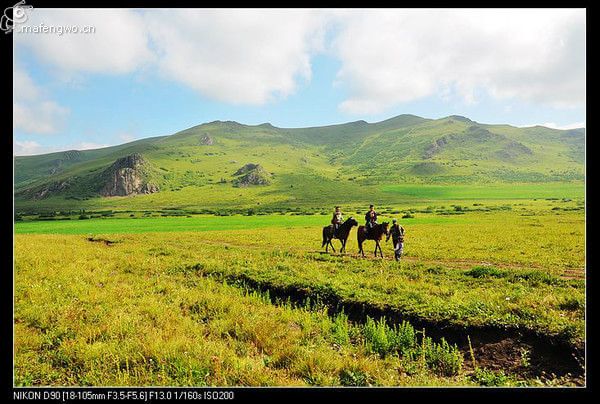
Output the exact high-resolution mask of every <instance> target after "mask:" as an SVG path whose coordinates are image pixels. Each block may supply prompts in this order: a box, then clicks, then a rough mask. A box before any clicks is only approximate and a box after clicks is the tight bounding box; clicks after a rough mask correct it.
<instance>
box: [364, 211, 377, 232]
mask: <svg viewBox="0 0 600 404" xmlns="http://www.w3.org/2000/svg"><path fill="white" fill-rule="evenodd" d="M365 221H366V224H365V230H366V232H367V234H369V232H370V231H371V229H372V228H373V226H374V225H376V224H377V212H375V207H374V206H373V205H369V211H368V212H367V213H366V215H365Z"/></svg>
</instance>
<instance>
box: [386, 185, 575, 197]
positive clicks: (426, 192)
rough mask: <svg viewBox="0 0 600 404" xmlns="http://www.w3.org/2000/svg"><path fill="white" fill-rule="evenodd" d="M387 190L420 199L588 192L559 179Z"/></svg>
mask: <svg viewBox="0 0 600 404" xmlns="http://www.w3.org/2000/svg"><path fill="white" fill-rule="evenodd" d="M382 190H383V191H384V192H388V193H394V194H397V195H398V197H408V198H414V199H418V200H424V199H432V200H439V199H442V200H461V199H475V200H485V199H534V198H582V197H583V196H584V194H585V188H584V184H583V183H582V182H558V183H544V184H485V185H484V184H482V185H471V184H452V185H428V184H405V185H386V186H383V187H382Z"/></svg>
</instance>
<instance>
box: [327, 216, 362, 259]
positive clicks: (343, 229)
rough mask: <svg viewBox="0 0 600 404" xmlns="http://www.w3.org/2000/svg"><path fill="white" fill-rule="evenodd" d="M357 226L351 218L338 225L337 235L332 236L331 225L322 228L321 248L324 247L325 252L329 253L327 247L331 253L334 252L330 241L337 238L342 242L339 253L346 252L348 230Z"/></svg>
mask: <svg viewBox="0 0 600 404" xmlns="http://www.w3.org/2000/svg"><path fill="white" fill-rule="evenodd" d="M354 226H358V222H357V221H356V220H355V219H354V218H353V217H351V218H350V219H348V220H346V221H345V222H344V223H342V224H340V227H339V228H338V231H337V233H336V234H335V235H334V234H333V233H334V232H333V225H332V224H330V225H329V226H325V227H323V244H321V248H323V247H325V252H329V246H331V249H332V250H333V252H335V248H333V243H332V242H331V240H333V239H334V238H337V239H338V240H340V241H341V242H342V248H341V249H340V253H343V252H346V241H348V236H349V235H350V230H352V227H354Z"/></svg>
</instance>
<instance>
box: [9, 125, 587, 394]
mask: <svg viewBox="0 0 600 404" xmlns="http://www.w3.org/2000/svg"><path fill="white" fill-rule="evenodd" d="M584 147H585V132H584V130H579V129H577V130H569V131H560V130H553V129H548V128H543V127H538V126H536V127H531V128H515V127H512V126H509V125H486V124H481V123H477V122H473V121H471V120H469V119H467V118H464V117H460V116H450V117H447V118H442V119H435V120H434V119H424V118H420V117H417V116H413V115H400V116H398V117H395V118H391V119H388V120H386V121H382V122H377V123H367V122H364V121H358V122H351V123H346V124H340V125H331V126H325V127H315V128H276V127H274V126H272V125H270V124H262V125H256V126H248V125H242V124H239V123H236V122H230V121H228V122H221V121H216V122H211V123H206V124H203V125H198V126H195V127H192V128H189V129H186V130H183V131H181V132H178V133H176V134H174V135H170V136H160V137H155V138H147V139H142V140H138V141H136V142H131V143H127V144H124V145H119V146H114V147H108V148H103V149H98V150H86V151H68V152H58V153H51V154H47V155H41V156H29V157H16V158H15V182H14V194H15V223H14V237H15V245H14V252H15V259H14V265H15V267H14V277H15V285H14V290H15V298H14V299H15V308H14V323H15V325H14V336H15V337H14V338H15V339H14V344H15V356H14V358H15V359H14V360H15V383H16V384H17V385H24V386H30V385H34V386H38V385H52V386H58V385H61V386H73V385H89V386H107V385H144V386H149V385H176V386H204V385H210V386H216V385H218V386H234V385H236V386H237V385H241V386H281V385H286V386H288V385H289V386H305V385H318V386H338V385H342V386H375V385H377V386H415V385H418V386H457V385H460V386H479V385H484V386H490V385H512V386H516V385H573V384H575V385H581V384H582V383H583V381H582V380H583V378H582V374H583V371H582V370H581V369H580V368H575V367H572V366H571V367H569V368H568V369H569V372H570V371H574V372H575V373H577V374H575V375H573V374H569V373H565V372H563V373H560V374H559V375H556V374H552V372H547V373H546V374H543V373H541V370H544V369H545V368H544V366H547V365H548V364H549V363H550V362H552V360H554V361H555V362H556V363H559V364H560V363H561V362H562V361H563V359H564V356H563V357H560V358H563V359H556V358H558V357H556V358H555V357H552V358H550V359H548V357H547V356H545V355H546V354H544V353H543V351H544V350H543V349H542V348H543V347H544V346H546V347H548V346H550V347H552V349H551V350H554V351H555V353H560V352H564V353H566V356H567V359H565V360H564V362H565V363H566V362H567V361H568V360H571V361H572V360H573V358H572V357H571V356H570V355H571V353H573V355H575V357H577V358H579V359H580V357H581V352H583V348H584V346H585V338H586V335H585V308H586V303H585V286H586V285H585V269H584V267H585V183H584V172H585V165H584ZM134 153H135V154H138V155H140V156H142V157H143V161H144V172H143V174H144V178H143V180H144V181H148V182H149V183H151V184H152V185H156V186H158V188H159V189H160V191H159V192H155V193H151V194H140V195H130V196H114V197H101V196H100V193H99V190H100V189H102V187H103V186H104V185H105V182H106V181H107V178H110V177H111V175H108V174H107V172H110V171H106V170H107V168H109V167H111V166H112V165H113V164H114V163H115V161H116V160H118V159H120V158H122V157H125V156H130V155H132V154H134ZM248 163H254V164H260V165H261V166H262V167H263V169H262V170H261V173H264V174H265V175H267V176H268V179H269V181H268V183H267V184H264V185H252V184H251V185H249V186H239V184H238V183H236V182H235V181H236V177H235V172H236V171H237V170H238V169H240V168H241V167H242V166H244V165H246V164H248ZM370 203H374V204H375V205H376V208H377V210H378V211H379V212H380V214H381V216H380V220H379V221H380V222H382V221H390V220H391V219H392V218H397V219H399V220H400V222H401V223H402V225H403V226H404V227H405V229H406V231H407V233H406V239H405V254H404V257H403V259H402V261H401V262H400V263H397V262H395V261H393V260H392V259H391V256H392V254H393V252H392V247H391V245H390V244H391V243H385V242H384V243H383V251H384V254H385V256H386V257H385V258H384V259H377V258H373V257H372V251H373V248H374V243H373V242H372V241H367V242H366V245H365V251H366V252H367V254H368V255H369V257H368V258H360V257H358V256H357V250H358V247H357V243H356V229H353V230H352V232H351V235H350V239H349V242H348V247H347V254H343V255H340V254H335V253H334V254H325V253H323V251H322V248H321V231H322V227H323V226H325V225H328V224H329V220H330V217H331V212H332V210H333V207H334V206H336V205H341V207H342V210H343V212H344V216H345V217H346V218H348V217H350V216H354V217H355V218H357V219H358V221H359V223H360V224H362V222H363V217H364V216H363V215H364V213H365V210H366V207H367V206H368V205H369V204H370ZM334 245H335V246H336V248H337V247H338V246H339V242H338V241H334ZM382 315H383V316H384V317H385V318H384V319H383V320H382V319H381V317H382ZM400 320H407V321H408V322H403V321H400ZM423 329H425V331H423ZM486 330H487V331H486ZM486 332H488V333H490V332H491V333H492V334H493V338H496V340H494V341H495V342H493V343H489V346H486V345H485V342H482V341H484V340H485V338H484V337H483V336H484V335H488V334H485V333H486ZM466 335H470V336H472V337H473V338H474V341H475V342H476V346H475V347H474V350H472V351H469V350H465V345H464V344H465V341H464V338H463V337H466ZM457 338H458V339H460V340H458V339H457ZM461 338H462V339H461ZM486 338H487V337H486ZM498 338H499V339H498ZM528 338H529V339H528ZM448 341H450V343H449V342H448ZM531 341H538V342H531ZM540 341H541V342H540ZM455 344H456V345H455ZM477 344H479V345H477ZM481 344H484V345H481ZM527 344H529V345H527ZM498 347H500V348H498ZM502 347H504V348H502ZM538 348H539V349H538ZM494 349H500V351H494ZM502 349H503V350H502ZM486 352H487V353H486ZM515 355H516V356H515ZM569 363H571V362H569ZM550 365H552V363H550ZM569 366H570V365H569ZM502 369H503V370H502ZM548 369H549V368H548ZM552 369H553V371H554V368H552ZM573 369H574V370H573ZM559 370H560V369H559ZM557 371H558V370H557ZM561 371H562V370H561Z"/></svg>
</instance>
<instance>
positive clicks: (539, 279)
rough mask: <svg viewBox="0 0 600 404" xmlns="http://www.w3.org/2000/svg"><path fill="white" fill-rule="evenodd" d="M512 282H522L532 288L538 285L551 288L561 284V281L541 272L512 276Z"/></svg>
mask: <svg viewBox="0 0 600 404" xmlns="http://www.w3.org/2000/svg"><path fill="white" fill-rule="evenodd" d="M513 280H517V281H518V280H524V281H527V282H529V283H531V284H533V285H534V286H535V285H537V284H540V283H544V284H546V285H551V286H553V285H560V284H561V283H563V281H562V279H560V278H558V277H556V276H554V275H552V274H549V273H548V272H543V271H529V272H523V273H520V274H514V275H513Z"/></svg>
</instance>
